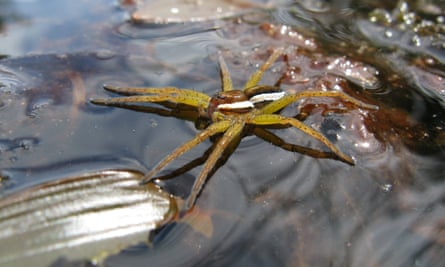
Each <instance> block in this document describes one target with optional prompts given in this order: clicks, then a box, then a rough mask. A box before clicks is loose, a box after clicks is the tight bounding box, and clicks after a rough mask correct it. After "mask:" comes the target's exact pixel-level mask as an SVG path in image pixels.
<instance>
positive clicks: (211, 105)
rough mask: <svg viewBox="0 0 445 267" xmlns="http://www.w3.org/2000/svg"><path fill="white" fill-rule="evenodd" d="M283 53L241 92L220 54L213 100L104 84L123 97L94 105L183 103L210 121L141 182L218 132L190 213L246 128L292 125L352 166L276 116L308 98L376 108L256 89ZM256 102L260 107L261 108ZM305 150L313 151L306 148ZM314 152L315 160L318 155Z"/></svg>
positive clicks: (258, 131)
mask: <svg viewBox="0 0 445 267" xmlns="http://www.w3.org/2000/svg"><path fill="white" fill-rule="evenodd" d="M282 52H283V49H281V48H280V49H275V50H274V51H273V53H272V54H271V55H270V57H269V58H268V59H267V61H266V62H265V63H264V64H263V65H262V66H261V67H260V68H259V69H258V70H257V71H256V72H255V73H254V74H253V75H252V76H251V77H250V78H249V79H248V81H247V82H246V84H245V85H244V87H243V89H241V90H240V89H235V88H233V86H232V80H231V77H230V74H229V72H228V68H227V66H226V64H225V62H224V60H223V58H222V56H220V58H219V65H220V75H221V83H222V91H220V92H218V93H217V94H216V95H214V96H213V97H210V96H208V95H206V94H204V93H201V92H198V91H195V90H191V89H179V88H176V87H161V88H121V87H114V86H110V85H106V86H104V88H105V89H106V90H108V91H111V92H114V93H117V94H121V95H126V96H125V97H117V98H109V99H93V100H92V102H93V103H95V104H100V105H115V106H116V105H120V104H126V103H147V102H149V103H158V104H160V105H165V103H169V104H170V105H169V107H171V104H182V105H185V106H189V107H192V108H194V109H197V110H198V111H199V114H200V116H202V117H204V118H207V119H208V120H209V121H210V124H209V125H208V126H207V127H206V128H205V129H204V130H202V131H201V132H199V133H198V134H197V135H196V136H195V137H194V138H193V139H191V140H189V141H187V142H185V143H184V144H182V145H181V146H179V147H178V148H176V149H175V150H174V151H173V152H172V153H170V154H169V155H167V156H166V157H165V158H164V159H163V160H162V161H161V162H160V163H158V164H157V165H156V166H155V167H154V168H153V169H152V170H151V171H150V172H148V173H147V174H146V175H145V177H144V179H143V181H142V182H143V183H146V182H149V181H151V180H153V179H155V175H156V174H157V173H159V172H160V171H161V170H162V169H164V168H165V167H166V166H167V165H168V164H169V163H170V162H172V161H173V160H174V159H176V158H178V157H179V156H181V155H182V154H184V153H185V152H186V151H188V150H190V149H192V148H194V147H195V146H197V145H198V144H200V143H201V142H203V141H204V140H206V139H208V138H210V137H212V136H215V135H218V134H222V136H221V137H220V138H219V139H217V141H216V144H215V145H214V148H213V150H212V151H211V153H210V154H209V156H208V158H207V160H206V161H205V163H204V166H203V168H202V170H201V172H200V174H199V176H198V177H197V178H196V180H195V182H194V184H193V188H192V190H191V193H190V195H189V196H188V198H187V200H186V204H185V208H186V209H190V208H191V207H192V206H193V205H194V203H195V201H196V198H197V197H198V195H199V193H200V192H201V190H202V187H203V185H204V184H205V181H206V180H207V178H208V176H209V173H210V172H211V171H212V169H213V168H214V166H215V165H216V164H217V162H218V160H219V159H220V156H221V155H222V154H223V153H224V152H225V150H226V149H227V148H228V147H229V146H230V145H231V144H232V143H234V142H235V141H236V140H240V138H242V137H243V136H245V135H246V129H252V128H253V130H251V131H249V133H253V134H255V135H257V136H259V137H260V138H263V139H266V136H267V135H270V134H271V133H270V132H268V131H267V130H266V129H267V128H274V127H275V128H276V127H281V128H288V127H295V128H297V129H299V130H301V131H303V132H304V133H306V134H308V135H310V136H312V137H313V138H315V139H317V140H318V141H320V142H321V143H323V144H324V145H326V146H327V147H328V148H329V149H330V150H331V151H332V152H333V153H334V156H333V157H334V158H337V159H339V160H341V161H343V162H346V163H348V164H351V165H353V164H354V161H353V159H352V158H351V157H349V156H348V155H345V154H344V153H343V152H341V151H340V150H339V149H338V148H337V147H336V146H335V145H334V144H333V143H332V142H331V141H329V140H328V139H327V138H326V137H325V136H324V135H323V134H322V133H320V132H318V131H316V130H315V129H313V128H311V127H310V126H307V125H305V124H304V123H303V122H301V121H299V120H297V119H295V118H293V117H285V116H282V115H280V114H278V113H279V111H281V110H282V109H283V108H285V107H286V106H288V105H289V104H291V103H293V102H295V101H298V100H300V99H303V98H309V97H336V98H340V99H341V100H343V101H347V102H350V103H352V104H354V105H355V106H357V107H361V108H366V109H376V107H375V106H373V105H369V104H365V103H363V102H361V101H359V100H357V99H354V98H352V97H351V96H348V95H346V94H344V93H342V92H339V91H310V90H309V91H303V92H299V93H295V94H289V93H286V92H284V91H282V90H281V89H280V88H279V87H278V86H269V85H258V82H259V81H260V80H261V78H262V75H263V73H264V71H266V70H267V69H268V68H269V67H270V66H271V65H272V63H274V62H275V61H276V60H277V58H278V57H279V56H280V55H281V54H282ZM259 103H261V105H259ZM247 126H249V127H247ZM291 146H297V147H299V148H300V150H301V147H300V146H298V145H291ZM285 149H287V150H291V151H296V149H292V148H285ZM300 150H297V151H300ZM303 150H304V148H303ZM307 151H313V150H312V149H310V148H307ZM320 153H323V152H320ZM309 154H310V153H309ZM312 154H313V155H315V156H316V153H312Z"/></svg>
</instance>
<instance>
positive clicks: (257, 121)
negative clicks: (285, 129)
mask: <svg viewBox="0 0 445 267" xmlns="http://www.w3.org/2000/svg"><path fill="white" fill-rule="evenodd" d="M248 123H251V124H254V125H264V126H268V125H284V126H293V127H295V128H297V129H299V130H300V131H302V132H304V133H306V134H308V135H310V136H312V137H313V138H315V139H317V140H318V141H320V142H322V143H323V144H325V145H326V146H327V147H328V148H329V149H330V150H331V151H332V152H334V153H335V154H336V155H337V156H338V157H339V159H340V160H342V161H344V162H346V163H348V164H351V165H354V160H353V159H352V158H351V157H349V156H347V155H345V154H343V152H341V151H340V150H339V149H338V148H337V147H336V146H335V145H334V144H333V143H331V141H329V140H328V139H327V138H326V137H325V136H324V135H323V134H321V133H320V132H318V131H316V130H314V129H312V128H311V127H309V126H307V125H306V124H304V123H302V122H301V121H299V120H297V119H294V118H288V117H284V116H281V115H278V114H260V115H257V116H255V117H253V118H252V119H250V120H249V122H248Z"/></svg>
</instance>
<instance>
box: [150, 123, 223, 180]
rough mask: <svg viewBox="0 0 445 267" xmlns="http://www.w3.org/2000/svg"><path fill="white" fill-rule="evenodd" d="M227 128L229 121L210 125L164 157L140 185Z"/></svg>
mask: <svg viewBox="0 0 445 267" xmlns="http://www.w3.org/2000/svg"><path fill="white" fill-rule="evenodd" d="M229 126H230V122H229V121H220V122H216V123H213V124H211V125H210V126H209V127H207V129H205V130H204V131H202V132H200V133H199V134H197V135H196V136H195V137H194V138H193V139H191V140H190V141H187V142H186V143H184V144H182V145H181V146H180V147H178V148H176V149H175V150H174V151H173V152H172V153H171V154H169V155H168V156H167V157H165V158H164V159H163V160H162V161H161V162H160V163H159V164H158V165H156V166H155V167H154V168H153V169H152V170H151V171H150V172H149V173H147V175H145V176H144V178H143V180H142V183H147V182H149V181H151V179H152V178H153V176H154V175H156V174H157V173H158V172H160V171H161V170H162V169H164V168H165V167H166V166H167V165H168V164H169V163H170V162H172V161H173V160H174V159H176V158H177V157H179V156H181V155H182V154H184V153H185V152H186V151H188V150H190V149H192V148H194V147H195V146H197V145H198V144H200V143H202V142H203V141H204V140H206V139H207V138H209V137H210V136H212V135H215V134H217V133H221V132H224V131H225V130H227V128H229Z"/></svg>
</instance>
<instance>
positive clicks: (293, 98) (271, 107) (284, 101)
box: [261, 91, 378, 114]
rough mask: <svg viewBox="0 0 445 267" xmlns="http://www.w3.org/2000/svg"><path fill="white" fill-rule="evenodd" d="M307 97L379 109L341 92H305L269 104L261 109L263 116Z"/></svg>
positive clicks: (289, 95)
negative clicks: (325, 98)
mask: <svg viewBox="0 0 445 267" xmlns="http://www.w3.org/2000/svg"><path fill="white" fill-rule="evenodd" d="M307 97H338V98H340V99H342V100H344V101H347V102H350V103H352V104H354V105H356V106H358V107H361V108H367V109H374V110H376V109H378V107H377V106H374V105H370V104H366V103H364V102H362V101H360V100H357V99H355V98H353V97H351V96H349V95H347V94H345V93H343V92H339V91H328V92H326V91H303V92H300V93H297V94H288V95H285V96H283V97H282V98H280V99H278V100H276V101H273V102H271V103H269V104H267V105H266V106H264V107H263V108H262V109H261V113H263V114H272V113H275V112H277V111H279V110H281V109H283V108H284V107H286V106H287V105H289V104H290V103H292V102H295V101H297V100H299V99H301V98H307Z"/></svg>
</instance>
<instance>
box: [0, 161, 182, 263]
mask: <svg viewBox="0 0 445 267" xmlns="http://www.w3.org/2000/svg"><path fill="white" fill-rule="evenodd" d="M142 177H143V174H141V173H139V172H133V171H122V170H110V171H102V172H97V173H90V174H85V175H82V176H78V177H70V178H64V179H60V180H58V181H55V182H49V183H45V184H41V185H38V186H34V187H32V188H29V189H27V190H24V191H21V192H17V193H14V194H12V195H9V196H6V197H4V198H3V199H0V266H33V267H36V266H48V265H50V264H51V263H52V262H54V261H56V260H57V259H60V258H62V257H63V258H66V259H69V260H76V259H99V258H100V257H104V256H106V255H108V254H110V253H115V252H118V251H119V250H120V249H122V248H125V247H127V246H129V245H133V244H137V243H140V242H146V241H148V234H149V232H150V231H151V230H154V229H156V228H158V227H160V226H162V225H163V224H165V223H167V222H168V221H170V220H171V219H172V218H174V216H175V215H176V214H177V211H178V209H177V206H176V200H175V199H174V198H173V197H172V196H171V195H169V194H168V193H166V192H164V191H162V190H160V189H159V188H158V187H156V186H155V185H153V184H146V185H140V181H141V179H142ZM96 257H97V258H96Z"/></svg>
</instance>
